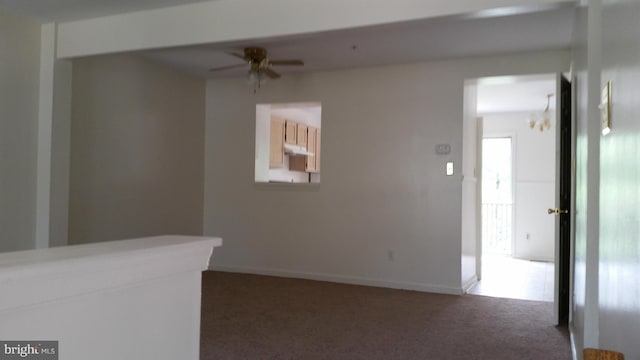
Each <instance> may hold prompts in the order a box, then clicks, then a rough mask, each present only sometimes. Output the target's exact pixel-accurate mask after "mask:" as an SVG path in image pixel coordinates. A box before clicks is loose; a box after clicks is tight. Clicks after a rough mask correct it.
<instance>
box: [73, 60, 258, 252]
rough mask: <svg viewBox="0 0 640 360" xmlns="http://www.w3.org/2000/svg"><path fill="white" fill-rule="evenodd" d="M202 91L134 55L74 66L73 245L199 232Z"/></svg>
mask: <svg viewBox="0 0 640 360" xmlns="http://www.w3.org/2000/svg"><path fill="white" fill-rule="evenodd" d="M204 85H205V84H204V81H203V80H202V79H198V78H194V77H191V76H186V75H183V74H179V73H177V72H175V71H173V70H171V69H168V68H166V67H164V66H160V65H157V64H153V63H151V62H149V61H146V60H143V59H140V58H137V57H134V56H131V55H114V56H104V57H92V58H83V59H78V60H75V61H74V63H73V101H72V124H71V175H70V202H69V237H70V243H83V242H95V241H104V240H114V239H122V238H130V237H141V236H149V235H158V234H190V235H198V234H201V232H202V214H203V187H204V185H203V157H204V106H205V104H204V95H205V92H204V91H205V86H204ZM253 111H254V112H255V107H254V108H253ZM252 148H253V146H251V149H252Z"/></svg>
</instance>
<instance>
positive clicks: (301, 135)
mask: <svg viewBox="0 0 640 360" xmlns="http://www.w3.org/2000/svg"><path fill="white" fill-rule="evenodd" d="M307 128H308V127H307V125H303V124H298V131H297V132H296V134H297V135H296V144H298V145H299V146H304V147H305V148H306V147H307V141H308V140H307Z"/></svg>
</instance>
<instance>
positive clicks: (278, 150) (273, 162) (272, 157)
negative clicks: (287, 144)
mask: <svg viewBox="0 0 640 360" xmlns="http://www.w3.org/2000/svg"><path fill="white" fill-rule="evenodd" d="M269 132H270V137H269V168H270V169H274V168H281V167H283V166H284V134H285V130H284V120H281V119H277V118H273V119H271V127H270V130H269Z"/></svg>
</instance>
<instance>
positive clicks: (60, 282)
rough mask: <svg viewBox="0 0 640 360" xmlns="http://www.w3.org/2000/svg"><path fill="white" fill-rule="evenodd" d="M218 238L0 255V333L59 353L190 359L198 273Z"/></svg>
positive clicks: (196, 342)
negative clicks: (50, 343) (49, 345)
mask: <svg viewBox="0 0 640 360" xmlns="http://www.w3.org/2000/svg"><path fill="white" fill-rule="evenodd" d="M221 244H222V240H221V239H219V238H202V237H186V236H159V237H151V238H140V239H133V240H121V241H114V242H105V243H100V244H86V245H75V246H68V247H57V248H50V249H38V250H28V251H21V252H9V253H3V254H0V288H2V289H10V290H8V291H3V295H2V297H0V338H1V339H3V340H9V339H13V340H26V341H28V340H54V341H58V342H59V348H58V350H59V356H60V358H61V359H66V360H84V359H93V360H112V359H132V360H133V359H140V360H143V359H148V360H163V359H165V360H175V359H185V360H197V359H199V350H200V299H201V272H202V271H203V270H204V269H206V268H207V266H208V264H209V258H210V255H211V252H212V250H213V248H214V247H216V246H220V245H221Z"/></svg>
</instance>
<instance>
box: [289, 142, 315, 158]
mask: <svg viewBox="0 0 640 360" xmlns="http://www.w3.org/2000/svg"><path fill="white" fill-rule="evenodd" d="M284 153H285V154H289V155H306V156H313V153H312V152H308V151H307V148H306V147H304V146H300V145H293V144H284Z"/></svg>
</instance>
